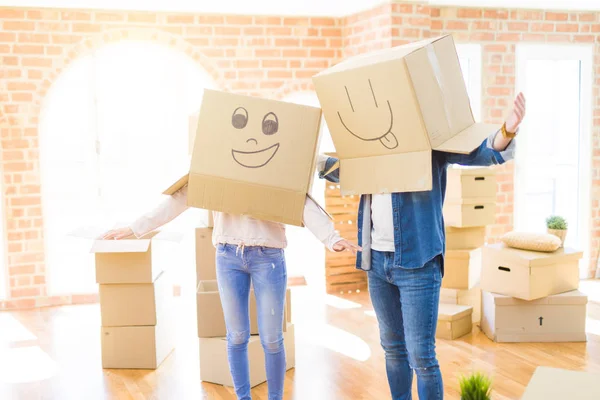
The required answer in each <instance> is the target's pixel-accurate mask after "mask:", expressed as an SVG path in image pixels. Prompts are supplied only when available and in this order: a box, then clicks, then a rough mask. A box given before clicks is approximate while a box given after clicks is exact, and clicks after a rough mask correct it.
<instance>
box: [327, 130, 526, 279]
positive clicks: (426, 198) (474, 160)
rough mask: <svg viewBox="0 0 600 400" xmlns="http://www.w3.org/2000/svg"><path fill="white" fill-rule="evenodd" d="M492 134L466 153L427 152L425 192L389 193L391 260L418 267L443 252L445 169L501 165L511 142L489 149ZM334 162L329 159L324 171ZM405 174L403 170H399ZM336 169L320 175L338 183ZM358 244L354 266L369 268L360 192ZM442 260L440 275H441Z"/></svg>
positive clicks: (367, 199)
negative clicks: (428, 185)
mask: <svg viewBox="0 0 600 400" xmlns="http://www.w3.org/2000/svg"><path fill="white" fill-rule="evenodd" d="M495 136H496V134H493V135H491V136H490V137H489V138H488V139H486V140H484V141H483V142H482V143H481V145H480V146H479V147H478V148H477V149H475V150H474V151H473V152H472V153H470V154H453V153H444V152H440V151H433V152H432V154H431V164H432V165H431V173H432V181H433V182H432V190H430V191H426V192H410V193H392V209H393V213H392V215H390V218H392V219H393V221H394V247H395V252H394V257H395V258H394V263H395V264H396V265H402V266H403V267H405V268H421V267H422V266H423V265H425V263H427V262H428V261H430V260H432V259H433V258H434V257H435V256H437V255H439V254H444V252H445V245H444V243H445V233H444V217H443V214H442V206H443V204H444V196H445V193H446V169H447V168H448V165H450V164H460V165H467V166H489V165H496V164H503V163H504V162H505V161H508V160H510V159H511V158H512V157H513V156H514V149H515V141H514V140H513V141H512V142H511V144H510V145H509V146H508V147H507V148H506V149H505V150H504V151H501V152H499V151H496V150H494V149H493V147H492V146H493V141H494V138H495ZM335 162H337V159H335V158H329V159H328V160H327V162H326V163H325V169H324V170H325V171H328V170H329V169H330V168H331V167H332V166H333V165H334V164H335ZM402 172H403V173H406V171H402ZM339 173H340V172H339V169H337V170H335V171H333V172H331V173H330V174H328V175H324V173H323V172H320V174H319V176H320V177H321V178H324V179H327V180H328V181H331V182H339ZM357 224H358V244H359V245H360V246H362V249H363V251H362V252H361V253H360V254H359V255H358V257H356V267H357V268H359V269H363V270H365V271H368V270H369V269H371V229H372V225H371V195H362V196H361V199H360V205H359V207H358V221H357ZM443 267H444V265H443V260H442V274H443V271H444V270H443Z"/></svg>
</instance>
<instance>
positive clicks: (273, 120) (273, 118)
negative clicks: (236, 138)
mask: <svg viewBox="0 0 600 400" xmlns="http://www.w3.org/2000/svg"><path fill="white" fill-rule="evenodd" d="M278 130H279V120H278V119H277V115H275V114H274V113H272V112H270V113H268V114H267V115H265V117H264V118H263V120H262V131H263V133H264V134H265V135H273V134H275V133H277V131H278Z"/></svg>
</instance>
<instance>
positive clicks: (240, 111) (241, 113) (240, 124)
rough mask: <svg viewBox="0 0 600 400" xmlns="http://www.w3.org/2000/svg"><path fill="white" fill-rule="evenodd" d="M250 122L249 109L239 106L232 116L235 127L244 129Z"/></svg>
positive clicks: (232, 123)
mask: <svg viewBox="0 0 600 400" xmlns="http://www.w3.org/2000/svg"><path fill="white" fill-rule="evenodd" d="M247 124H248V111H246V109H245V108H244V107H238V108H236V109H235V110H233V115H232V116H231V125H233V127H234V128H235V129H244V128H245V127H246V125H247Z"/></svg>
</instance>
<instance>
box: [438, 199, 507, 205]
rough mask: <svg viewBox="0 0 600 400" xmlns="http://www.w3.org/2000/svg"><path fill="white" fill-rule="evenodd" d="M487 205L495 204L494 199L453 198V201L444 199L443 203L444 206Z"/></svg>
mask: <svg viewBox="0 0 600 400" xmlns="http://www.w3.org/2000/svg"><path fill="white" fill-rule="evenodd" d="M446 204H448V205H456V204H461V205H474V206H477V205H488V204H496V198H495V197H466V198H465V197H463V198H454V199H446V200H445V201H444V205H446Z"/></svg>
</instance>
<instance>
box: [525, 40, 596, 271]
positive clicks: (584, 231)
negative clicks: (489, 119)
mask: <svg viewBox="0 0 600 400" xmlns="http://www.w3.org/2000/svg"><path fill="white" fill-rule="evenodd" d="M516 50H517V51H516V67H517V68H516V82H515V83H516V88H517V91H518V92H519V91H522V89H523V88H524V87H525V81H524V77H525V76H526V62H523V61H529V60H551V61H562V60H578V61H580V62H581V77H582V81H581V85H580V90H581V105H582V107H581V109H580V124H581V125H580V126H581V132H580V137H579V160H578V162H579V221H578V222H579V237H580V238H581V246H582V249H581V250H583V252H584V254H583V258H582V260H581V262H580V272H581V278H588V277H589V274H590V271H589V250H590V218H591V215H590V211H591V208H592V207H591V205H592V203H591V202H592V195H591V158H592V157H591V156H592V122H593V121H592V105H593V103H592V86H593V82H594V74H593V57H594V47H593V45H575V44H569V45H553V44H517V49H516ZM525 95H527V94H526V93H525ZM525 134H526V133H525ZM526 156H527V148H526V144H525V141H522V142H521V143H520V144H519V148H518V151H517V152H516V156H515V176H514V182H515V186H514V187H515V202H514V209H515V214H514V215H515V226H517V224H518V218H519V215H520V210H519V204H520V202H519V196H520V192H521V190H522V187H521V186H522V185H523V184H522V183H521V180H520V179H519V173H518V172H519V160H520V159H521V157H526Z"/></svg>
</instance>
